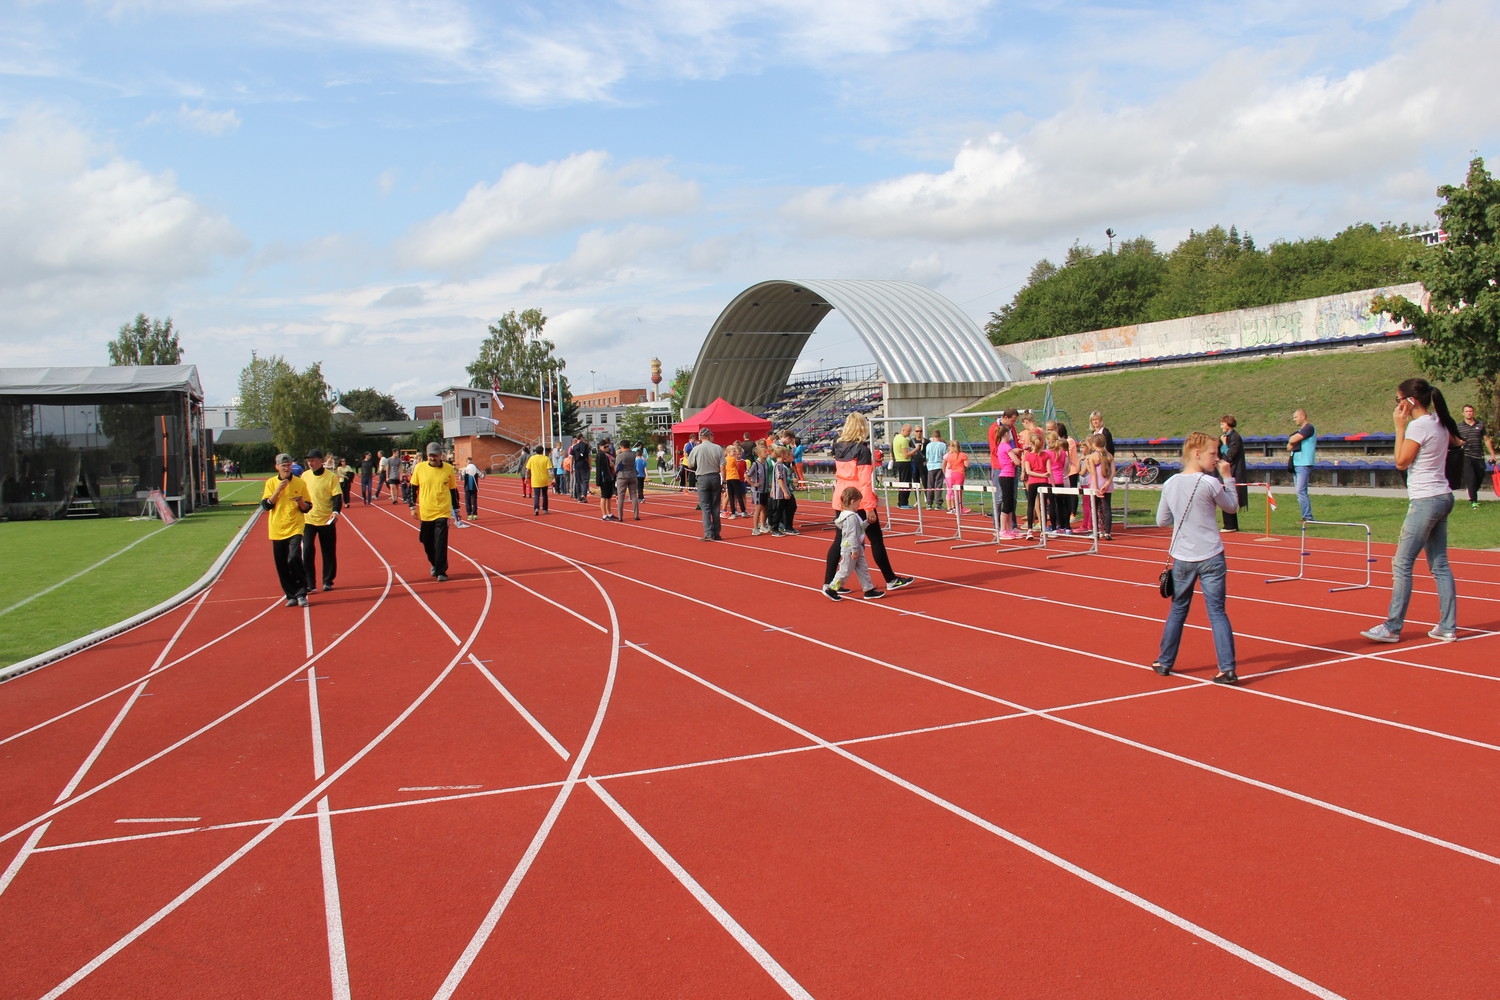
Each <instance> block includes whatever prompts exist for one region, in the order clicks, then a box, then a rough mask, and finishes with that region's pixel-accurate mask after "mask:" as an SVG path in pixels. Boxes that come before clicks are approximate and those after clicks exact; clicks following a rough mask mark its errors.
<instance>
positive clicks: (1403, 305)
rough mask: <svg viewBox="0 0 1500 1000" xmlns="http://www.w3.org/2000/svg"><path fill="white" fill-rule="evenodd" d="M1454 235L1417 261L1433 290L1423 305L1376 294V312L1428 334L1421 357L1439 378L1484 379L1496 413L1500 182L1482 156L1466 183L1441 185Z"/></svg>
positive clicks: (1444, 221) (1441, 215) (1444, 222)
mask: <svg viewBox="0 0 1500 1000" xmlns="http://www.w3.org/2000/svg"><path fill="white" fill-rule="evenodd" d="M1437 194H1438V197H1439V198H1442V199H1443V202H1444V203H1443V204H1442V205H1441V206H1440V207H1439V208H1438V210H1437V216H1438V222H1439V224H1440V225H1441V227H1442V230H1443V232H1444V233H1446V234H1447V240H1446V241H1445V242H1442V243H1439V244H1438V245H1437V246H1434V247H1427V248H1425V249H1424V250H1423V251H1422V252H1420V253H1419V254H1418V255H1417V256H1416V257H1415V258H1414V259H1413V260H1412V264H1411V266H1412V270H1413V271H1415V273H1416V277H1417V280H1418V281H1420V282H1421V283H1422V286H1423V288H1425V289H1426V290H1427V295H1428V302H1427V304H1426V308H1425V309H1424V308H1423V307H1422V305H1421V304H1420V303H1416V302H1412V301H1411V300H1410V299H1407V298H1406V297H1404V296H1401V295H1394V296H1390V297H1385V296H1376V297H1375V299H1374V301H1373V302H1371V303H1370V309H1371V310H1372V311H1377V312H1379V311H1383V312H1388V313H1390V314H1391V315H1392V316H1394V317H1396V318H1397V319H1400V320H1403V321H1404V322H1406V323H1407V324H1409V325H1410V326H1411V328H1412V329H1413V330H1415V331H1416V333H1417V336H1419V337H1421V338H1422V345H1421V347H1420V348H1418V350H1417V360H1418V362H1419V363H1420V364H1421V365H1422V367H1423V368H1424V369H1426V371H1427V373H1428V374H1429V375H1431V376H1433V377H1434V378H1439V379H1443V380H1445V381H1450V382H1456V381H1460V380H1462V379H1471V378H1472V379H1477V380H1478V381H1479V384H1480V386H1481V388H1482V390H1483V391H1484V392H1485V393H1486V394H1487V395H1486V398H1487V399H1488V401H1489V402H1490V404H1491V405H1490V406H1489V407H1488V409H1490V411H1491V413H1492V414H1493V412H1494V406H1495V404H1496V403H1497V402H1500V400H1496V397H1495V385H1496V379H1497V377H1500V181H1496V180H1495V178H1494V177H1492V176H1491V175H1490V172H1489V171H1488V170H1486V169H1485V166H1484V160H1483V158H1481V157H1475V158H1474V159H1473V160H1472V161H1470V163H1469V173H1468V176H1467V177H1466V178H1465V180H1464V183H1463V185H1462V186H1456V185H1452V184H1444V185H1443V186H1442V187H1440V188H1438V189H1437Z"/></svg>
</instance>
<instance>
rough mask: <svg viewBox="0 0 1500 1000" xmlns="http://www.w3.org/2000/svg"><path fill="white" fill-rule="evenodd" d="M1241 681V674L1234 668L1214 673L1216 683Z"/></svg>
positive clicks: (1236, 682)
mask: <svg viewBox="0 0 1500 1000" xmlns="http://www.w3.org/2000/svg"><path fill="white" fill-rule="evenodd" d="M1239 682H1240V675H1239V674H1237V673H1235V672H1234V671H1233V670H1226V671H1224V672H1223V673H1222V674H1215V675H1214V683H1215V684H1238V683H1239Z"/></svg>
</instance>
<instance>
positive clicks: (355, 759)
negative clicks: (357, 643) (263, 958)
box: [41, 522, 493, 1000]
mask: <svg viewBox="0 0 1500 1000" xmlns="http://www.w3.org/2000/svg"><path fill="white" fill-rule="evenodd" d="M350 527H354V525H353V523H352V522H351V524H350ZM354 532H355V534H360V531H359V529H358V528H354ZM360 537H361V539H364V536H363V535H362V534H360ZM365 543H366V544H367V545H368V544H369V542H368V540H365ZM370 549H371V550H372V551H373V552H375V555H376V558H379V559H380V560H381V562H382V563H385V567H386V588H385V590H383V591H382V592H381V596H380V599H379V600H377V601H376V602H375V604H374V605H373V606H372V607H371V608H370V610H369V611H368V612H367V613H366V614H365V615H364V616H363V617H361V618H360V619H359V621H357V622H355V624H354V627H353V628H351V629H350V630H349V631H348V632H345V633H344V636H349V635H353V634H354V633H355V632H356V631H357V630H358V628H359V626H360V625H361V624H363V623H364V622H365V621H366V620H367V619H368V618H369V616H370V615H372V614H374V612H375V610H376V609H377V608H379V607H380V605H381V604H382V603H383V602H384V601H385V598H386V596H387V595H388V594H389V593H390V589H391V584H392V578H393V576H394V571H393V570H392V569H391V567H390V564H389V563H386V562H385V559H384V558H383V557H382V556H381V555H380V552H379V550H378V549H376V548H375V547H374V546H373V545H370ZM474 568H475V569H476V570H478V569H479V567H478V565H477V564H476V565H475V567H474ZM479 575H480V576H481V578H484V574H483V572H480V574H479ZM484 585H485V598H484V607H483V608H482V609H481V610H480V614H479V618H478V620H477V621H476V622H475V623H474V630H473V632H472V633H471V634H470V636H469V638H468V640H467V642H466V644H465V645H464V646H462V647H460V649H459V651H458V653H457V654H455V655H454V657H453V659H452V660H450V661H449V662H448V664H447V666H445V667H444V668H443V669H442V671H440V672H439V673H438V675H437V677H435V678H433V680H432V682H431V683H430V684H428V685H427V687H426V688H424V689H423V690H422V692H421V693H420V694H419V695H417V697H416V699H415V700H414V701H413V702H412V703H411V704H410V705H408V706H407V707H406V708H405V709H404V710H403V711H402V712H401V714H400V715H398V716H396V718H394V719H393V720H391V722H390V723H389V724H388V725H387V726H386V727H385V728H384V729H382V730H381V731H380V732H379V733H377V734H376V735H375V737H374V738H373V739H372V740H370V742H369V743H367V744H365V745H364V747H362V748H361V749H360V750H359V751H358V752H357V753H355V754H354V756H352V757H350V758H349V760H347V761H345V762H344V763H343V764H341V765H340V766H339V767H338V769H337V770H335V771H333V772H332V773H331V774H329V775H328V776H326V777H325V778H324V779H323V780H322V781H320V782H318V784H317V785H315V786H314V787H313V788H312V790H311V791H309V792H307V794H305V795H304V796H303V797H302V798H300V799H298V800H297V801H296V802H294V803H292V805H291V806H290V807H289V808H288V809H286V810H285V811H284V812H283V813H282V814H281V815H280V816H278V817H276V819H274V820H272V821H271V822H270V823H268V824H266V825H265V827H264V828H263V829H262V830H261V831H260V832H259V833H257V834H256V835H255V836H253V837H251V838H250V839H249V840H248V841H246V842H245V843H244V844H243V845H241V846H240V848H239V849H238V850H236V851H235V852H234V853H233V854H231V855H229V857H227V858H225V859H224V860H223V861H221V862H219V863H218V864H217V865H215V866H214V867H213V868H212V869H210V870H209V872H208V873H207V874H205V875H203V876H202V877H201V878H199V879H198V880H197V881H196V882H194V883H193V884H192V885H190V886H188V887H187V888H186V889H184V890H183V891H182V892H180V893H178V894H177V895H176V896H175V897H174V898H173V899H172V900H171V901H169V902H168V903H167V904H166V905H165V906H163V907H162V908H161V909H159V910H157V911H156V912H155V913H153V914H152V915H151V916H149V917H147V918H146V919H145V920H143V921H141V922H140V923H139V924H137V925H136V926H135V927H134V928H132V929H131V930H130V931H128V932H127V933H126V934H125V935H124V936H122V937H121V938H120V939H119V940H117V941H116V942H115V943H114V944H112V945H110V946H109V947H108V948H106V949H105V950H104V951H102V952H100V953H99V954H98V955H95V956H94V957H93V958H92V959H90V960H89V961H88V962H87V963H85V964H84V966H83V967H82V968H80V969H79V970H78V971H77V972H74V973H73V974H72V975H71V976H69V977H68V978H67V979H65V980H63V981H62V982H61V983H59V984H58V985H57V986H55V987H53V988H52V990H50V991H49V992H48V993H46V994H45V995H44V996H43V997H42V998H41V1000H57V998H58V997H60V996H62V995H63V994H64V993H66V992H67V991H68V990H70V989H72V988H73V987H74V986H76V985H77V984H78V983H80V982H82V981H83V980H84V979H86V978H87V977H88V976H89V975H90V974H92V973H93V972H94V971H95V970H96V969H98V968H99V967H100V966H102V965H103V964H104V963H105V962H108V961H109V960H110V959H111V958H113V957H114V956H116V955H118V954H119V953H120V952H121V951H124V950H125V949H126V948H128V947H129V946H130V945H131V944H133V943H134V942H135V941H136V940H138V939H139V938H140V937H141V936H142V935H143V934H145V933H146V932H148V931H149V930H151V928H153V927H155V926H156V925H157V924H159V923H161V922H162V921H163V920H165V919H166V918H167V917H169V916H171V915H172V914H173V913H174V912H176V911H177V909H178V908H180V907H181V906H182V905H183V904H184V903H186V902H187V901H188V900H190V899H192V898H193V897H194V896H196V895H197V894H198V893H199V892H200V891H202V890H203V889H204V888H205V887H206V886H208V885H209V884H210V883H212V882H213V881H214V880H215V879H217V878H218V877H219V876H220V875H222V874H223V873H224V872H226V871H228V870H229V869H230V868H232V867H233V866H234V865H235V864H236V863H237V862H238V861H239V860H240V859H241V858H243V857H244V856H245V855H247V854H249V853H250V852H251V851H252V850H254V849H255V848H256V847H257V846H259V845H260V844H261V843H262V842H264V841H265V840H266V838H268V837H270V836H271V834H273V833H275V832H276V831H277V830H279V829H281V827H282V826H284V825H285V824H286V823H287V821H288V820H290V819H292V818H293V817H294V816H295V815H296V814H297V813H299V812H301V811H302V809H303V808H304V807H305V806H306V805H307V804H308V803H310V802H312V801H314V800H315V799H317V798H319V797H320V796H322V795H324V794H325V793H326V792H327V790H328V787H329V786H330V785H332V784H333V783H334V782H335V781H337V780H338V779H339V778H340V777H342V776H343V775H344V774H345V773H346V772H348V771H349V769H350V768H352V767H354V765H356V764H357V763H359V762H360V761H361V760H363V759H364V758H365V757H366V755H368V754H369V753H370V752H371V751H373V750H374V749H375V748H376V747H377V746H379V745H380V744H381V743H382V742H384V741H385V740H386V738H388V737H389V736H390V734H391V733H393V732H395V731H396V729H397V728H398V727H399V726H400V725H401V724H402V723H404V722H405V721H406V720H407V719H408V718H410V717H411V715H412V713H413V712H415V711H416V710H417V709H418V708H420V707H421V706H422V704H423V703H424V702H425V701H426V700H427V699H428V698H429V697H430V696H431V695H432V693H433V692H434V691H436V690H437V689H438V686H439V685H441V684H442V683H443V681H444V680H446V679H447V677H448V675H449V674H451V673H452V672H453V668H454V667H456V666H457V665H458V664H459V662H460V661H461V660H462V659H463V657H464V655H465V654H466V653H467V652H468V645H469V644H472V643H473V642H474V640H475V638H477V637H478V635H479V629H480V627H481V626H482V625H483V624H484V621H485V618H486V617H487V616H488V615H489V610H490V603H491V599H492V597H493V588H492V587H491V586H490V584H489V580H488V578H484ZM428 613H429V614H430V613H431V609H428ZM342 639H343V636H341V637H340V638H339V639H338V640H335V641H334V642H332V643H330V644H329V645H328V646H327V647H326V648H325V649H324V650H323V652H321V653H319V654H318V656H324V655H326V654H327V653H328V652H330V651H331V650H333V649H334V648H335V647H336V646H337V645H338V643H339V642H340V641H342ZM301 672H302V668H301V667H299V668H298V669H297V671H296V672H295V673H293V674H289V675H288V677H287V678H286V680H284V681H279V682H277V684H276V685H275V687H280V686H281V684H283V683H286V681H288V680H290V679H291V678H292V677H294V676H296V674H298V673H301ZM271 690H274V688H268V689H267V690H266V691H265V692H262V693H261V694H260V695H257V696H256V697H255V698H253V699H251V700H250V701H248V702H246V703H245V704H246V705H249V704H251V703H253V702H254V701H258V700H259V699H260V698H261V697H263V696H264V695H265V694H268V693H269V692H270V691H271ZM241 707H244V706H241ZM235 711H236V712H237V711H239V709H236V710H235ZM231 714H232V713H231ZM189 738H191V737H189ZM74 801H75V802H76V801H80V800H79V799H75V800H74Z"/></svg>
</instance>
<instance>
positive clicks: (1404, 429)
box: [1360, 378, 1462, 642]
mask: <svg viewBox="0 0 1500 1000" xmlns="http://www.w3.org/2000/svg"><path fill="white" fill-rule="evenodd" d="M1391 419H1392V422H1393V423H1394V424H1395V427H1396V468H1398V469H1403V470H1405V471H1406V495H1407V499H1408V500H1409V501H1410V502H1409V503H1408V505H1407V508H1406V520H1404V521H1402V522H1401V540H1400V541H1399V542H1397V543H1396V554H1395V555H1394V556H1392V557H1391V606H1390V610H1389V611H1388V612H1387V614H1386V619H1385V621H1383V622H1381V623H1380V624H1379V625H1376V626H1375V627H1374V628H1369V629H1366V630H1365V631H1363V632H1361V633H1360V635H1362V636H1364V637H1365V638H1366V639H1369V640H1370V641H1372V642H1400V641H1401V629H1402V626H1404V625H1405V624H1406V606H1407V605H1408V604H1409V603H1410V602H1411V571H1412V567H1413V566H1415V565H1416V562H1417V553H1418V552H1419V551H1425V552H1426V553H1427V568H1428V569H1430V570H1432V578H1433V580H1435V581H1436V582H1437V592H1438V623H1437V625H1436V626H1435V627H1434V628H1433V629H1432V631H1431V632H1428V633H1427V634H1428V635H1429V636H1430V637H1432V638H1434V639H1438V640H1441V641H1442V642H1453V641H1454V640H1456V639H1457V638H1458V590H1457V588H1456V587H1455V586H1454V583H1453V568H1452V567H1451V566H1449V565H1448V515H1449V514H1450V513H1452V511H1453V488H1452V487H1451V486H1449V485H1448V477H1447V474H1446V467H1447V459H1448V447H1449V445H1450V444H1454V443H1459V442H1461V440H1462V439H1461V438H1460V437H1459V434H1458V426H1457V425H1456V424H1455V423H1454V422H1453V417H1452V415H1451V414H1450V413H1449V412H1448V404H1447V403H1446V402H1445V401H1444V400H1443V394H1442V392H1441V391H1439V390H1438V389H1436V388H1435V387H1433V386H1432V385H1431V384H1429V383H1428V381H1427V380H1426V379H1425V378H1409V379H1407V380H1406V381H1405V382H1402V383H1401V385H1399V386H1398V387H1397V389H1396V410H1395V412H1394V413H1393V414H1392V415H1391Z"/></svg>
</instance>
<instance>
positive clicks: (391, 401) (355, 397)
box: [339, 389, 407, 421]
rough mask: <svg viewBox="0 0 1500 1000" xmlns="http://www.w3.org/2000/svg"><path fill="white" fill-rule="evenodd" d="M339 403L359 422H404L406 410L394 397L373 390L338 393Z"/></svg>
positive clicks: (353, 390)
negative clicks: (351, 411) (349, 410)
mask: <svg viewBox="0 0 1500 1000" xmlns="http://www.w3.org/2000/svg"><path fill="white" fill-rule="evenodd" d="M339 402H340V403H343V404H344V405H345V406H347V407H348V408H349V409H351V410H353V411H354V416H355V417H357V418H358V419H360V420H372V421H373V420H405V419H407V416H406V408H405V407H403V406H402V405H401V404H400V403H398V402H396V399H395V397H394V396H390V395H387V394H386V393H383V392H379V391H377V390H375V389H350V390H348V391H347V392H341V393H339Z"/></svg>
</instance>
